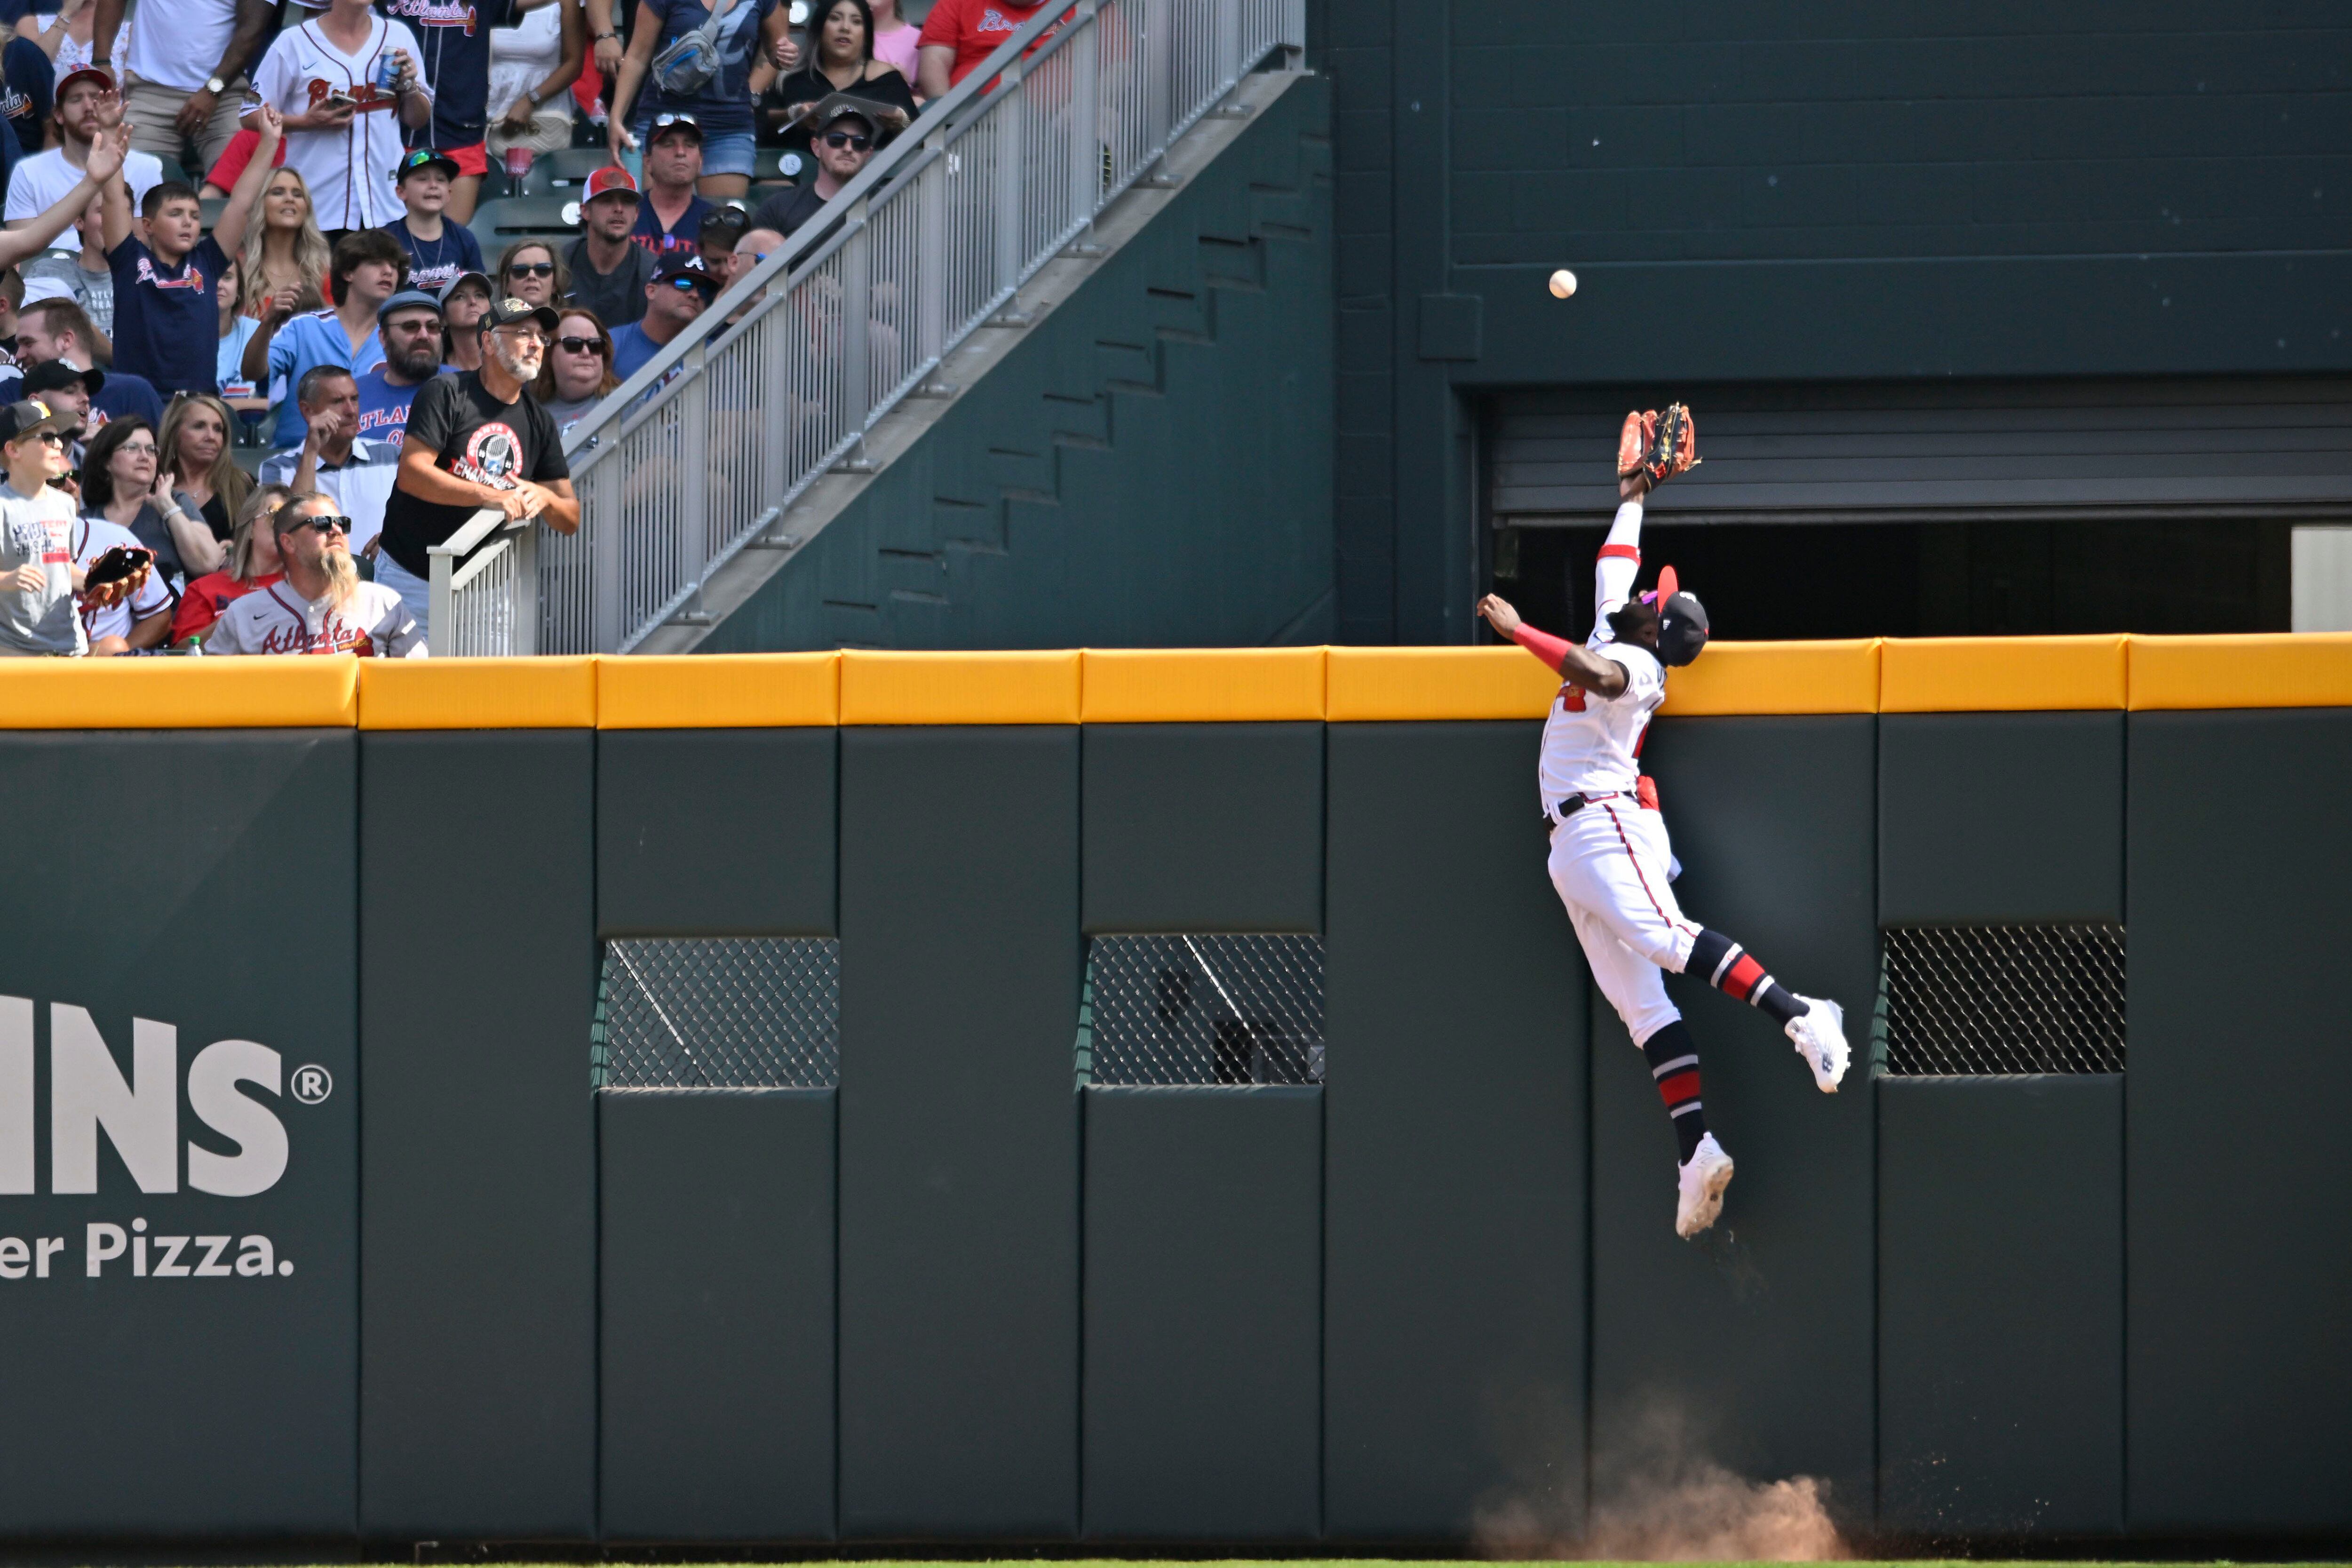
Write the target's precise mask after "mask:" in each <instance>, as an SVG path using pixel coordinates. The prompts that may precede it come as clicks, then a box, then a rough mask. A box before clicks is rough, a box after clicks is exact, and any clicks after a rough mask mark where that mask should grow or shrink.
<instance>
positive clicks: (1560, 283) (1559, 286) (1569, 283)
mask: <svg viewBox="0 0 2352 1568" xmlns="http://www.w3.org/2000/svg"><path fill="white" fill-rule="evenodd" d="M1575 292H1576V274H1575V273H1573V272H1570V270H1569V269H1568V268H1565V267H1563V268H1560V269H1559V271H1557V272H1555V273H1553V274H1552V275H1551V297H1552V298H1553V299H1555V300H1565V299H1567V298H1568V297H1569V296H1570V294H1573V293H1575Z"/></svg>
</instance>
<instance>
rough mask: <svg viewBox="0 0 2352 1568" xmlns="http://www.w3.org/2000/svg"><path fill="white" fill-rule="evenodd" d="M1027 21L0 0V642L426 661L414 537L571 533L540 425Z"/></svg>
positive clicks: (469, 0) (573, 0)
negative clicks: (2, 475) (557, 222)
mask: <svg viewBox="0 0 2352 1568" xmlns="http://www.w3.org/2000/svg"><path fill="white" fill-rule="evenodd" d="M281 9H283V11H284V13H285V15H284V16H283V18H282V19H281ZM1039 9H1040V7H1039V6H1038V5H1019V4H1009V3H1005V0H932V3H931V4H930V5H929V6H928V7H927V8H926V14H925V16H924V17H923V19H922V22H921V25H920V26H916V25H915V24H913V23H911V22H910V21H908V19H907V18H906V17H904V16H901V15H900V14H899V0H297V3H296V4H294V5H290V6H285V7H281V5H279V4H278V0H0V27H6V28H8V29H9V32H8V33H7V35H6V37H5V62H0V64H5V88H0V182H5V209H0V210H5V221H6V227H5V230H0V458H5V469H6V483H5V487H0V655H6V654H94V655H104V654H135V653H152V652H165V651H175V650H199V649H200V650H202V651H205V652H211V653H223V652H245V653H274V652H331V651H350V650H356V651H360V652H373V653H376V654H382V655H389V656H395V657H406V656H410V655H414V654H418V653H422V652H423V651H425V646H426V639H427V637H429V634H430V630H431V627H430V603H429V600H430V593H429V588H428V586H427V584H428V582H429V578H430V564H431V563H430V560H429V557H428V552H429V551H430V550H431V549H432V548H433V547H434V546H436V545H439V544H441V543H443V542H446V540H447V539H448V538H449V537H450V536H451V534H453V533H454V532H455V531H457V529H458V528H459V527H461V526H462V525H463V524H464V523H465V522H466V521H467V519H468V518H470V517H471V516H473V515H474V514H475V513H476V512H478V510H481V509H483V508H485V507H489V508H493V509H496V510H499V511H500V512H502V513H503V514H504V515H505V516H506V517H508V518H509V519H533V518H535V519H537V520H538V522H539V524H540V525H541V526H547V527H552V528H556V529H560V530H564V531H570V530H571V529H573V528H576V527H577V526H578V520H579V506H578V502H577V501H576V500H575V499H574V498H573V497H572V491H571V485H570V478H569V468H568V466H567V464H566V462H565V458H564V455H563V450H562V441H563V435H564V433H565V432H566V431H567V430H569V429H570V428H571V426H572V424H573V423H574V422H576V421H577V420H579V419H580V418H581V417H583V416H585V415H586V414H587V413H588V412H589V411H590V410H591V409H593V408H594V407H595V406H596V405H597V404H598V403H599V402H600V401H601V400H602V399H604V398H605V397H607V396H609V395H612V394H613V393H614V391H615V390H616V389H617V388H618V387H619V386H620V384H622V383H623V382H625V381H626V380H627V379H628V378H629V377H630V376H631V375H632V374H635V372H637V371H638V370H640V369H642V368H643V367H644V366H646V364H647V363H648V362H650V361H652V360H653V359H654V358H655V357H656V355H657V354H658V353H659V352H660V351H661V350H662V349H663V348H664V347H665V346H666V345H667V344H669V343H672V342H676V341H677V338H678V336H679V335H680V333H682V332H684V331H686V330H687V329H688V327H689V326H690V324H691V323H692V322H693V321H695V320H696V318H697V317H698V316H699V315H701V313H702V312H703V311H704V310H706V309H708V308H709V306H710V304H711V302H712V301H713V300H715V299H716V298H717V297H718V296H719V294H720V293H721V292H722V291H723V290H724V289H725V288H726V286H727V284H728V283H729V282H730V281H731V280H732V279H735V278H736V277H739V276H740V275H742V274H743V273H744V272H746V271H748V270H749V269H750V268H751V267H753V266H755V265H757V263H758V262H759V261H761V260H763V259H765V258H767V256H769V255H770V254H772V253H773V252H774V251H775V250H777V249H778V248H780V247H782V246H783V245H784V243H785V240H786V238H787V237H789V236H790V235H791V234H792V233H793V231H794V230H795V229H797V228H800V227H801V226H803V225H805V224H807V223H808V222H810V221H811V219H812V218H814V216H816V215H817V214H818V213H819V212H820V211H821V210H822V209H823V207H824V204H825V203H827V202H828V201H830V200H832V199H833V198H834V197H835V195H837V194H838V193H839V191H840V190H841V188H842V187H843V185H845V184H847V183H848V182H849V181H850V180H852V179H854V178H855V177H856V174H857V173H858V171H859V170H860V169H862V168H863V167H864V166H865V165H866V162H867V161H868V160H869V159H871V158H872V157H873V155H874V154H875V153H876V152H877V150H878V149H879V148H881V147H882V146H883V145H885V144H886V143H887V142H888V141H889V140H890V139H891V138H892V137H894V136H896V135H898V134H899V133H900V132H904V131H905V130H907V128H908V126H909V125H910V124H911V123H912V122H913V121H914V120H915V119H916V118H917V117H918V116H919V115H920V114H921V113H922V111H923V108H924V106H925V105H926V104H927V103H928V102H929V101H931V100H936V99H938V98H940V97H941V96H942V95H944V94H945V93H946V92H947V91H948V90H949V89H950V88H951V87H952V86H953V84H954V83H956V82H957V81H960V80H961V79H962V78H963V76H964V75H966V74H967V73H968V72H970V71H971V69H972V68H974V67H975V66H977V65H978V64H979V63H980V62H981V61H982V60H983V59H984V58H986V57H987V56H988V55H989V54H990V53H991V52H992V51H993V50H994V48H995V47H997V46H998V45H1000V44H1001V43H1002V42H1003V40H1004V38H1005V37H1009V36H1010V35H1011V33H1013V31H1015V30H1016V29H1018V28H1019V27H1020V26H1023V25H1024V24H1025V23H1026V22H1027V21H1028V20H1029V19H1030V18H1031V17H1032V16H1034V15H1035V14H1036V12H1037V11H1038V10H1039ZM581 146H601V147H602V149H603V150H604V155H605V156H606V157H607V158H608V159H609V162H607V163H605V164H604V166H602V167H598V168H596V169H594V170H593V173H592V174H589V175H588V176H587V178H586V180H585V183H584V184H583V185H580V186H576V187H573V190H574V191H575V192H576V194H577V195H578V214H579V221H578V226H577V230H576V233H575V234H574V235H573V237H571V238H569V239H565V238H563V237H561V236H550V237H526V238H523V239H520V240H518V241H516V242H514V243H513V244H510V245H506V246H504V247H503V248H502V250H501V253H500V254H499V256H498V257H497V258H496V259H495V260H494V261H493V260H490V259H489V258H487V257H486V254H485V248H484V244H483V241H482V238H481V237H479V236H478V235H477V233H476V232H475V231H474V230H473V229H472V228H470V227H468V224H469V222H470V221H471V220H472V219H473V218H474V217H475V216H476V214H477V213H478V211H479V210H480V208H481V204H482V203H483V201H484V200H485V199H486V196H485V191H486V187H488V190H489V193H490V194H491V195H497V194H499V193H500V192H501V191H502V190H503V189H504V188H505V187H504V186H503V185H502V184H500V182H501V181H502V180H505V179H517V180H519V179H520V177H521V175H522V174H523V173H524V172H525V171H526V170H527V169H528V167H529V166H530V163H531V162H532V160H534V159H535V158H539V157H543V156H546V155H549V154H551V153H557V152H559V151H562V150H563V149H566V148H572V147H581ZM573 177H575V178H576V177H578V176H577V175H576V174H575V175H574V176H573ZM755 177H758V178H760V182H761V183H760V184H759V185H757V186H755V185H754V179H755ZM485 232H487V231H485ZM240 430H242V431H244V432H245V433H246V441H247V451H246V453H245V456H246V458H247V461H246V462H245V463H244V464H240V463H239V461H238V460H237V458H238V456H239V452H238V449H237V448H238V447H239V440H238V436H239V432H240ZM257 437H259V438H260V439H258V440H257V439H256V438H257ZM253 447H266V448H267V449H266V450H255V449H252V448H253ZM256 476H257V477H256Z"/></svg>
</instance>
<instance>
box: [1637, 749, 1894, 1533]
mask: <svg viewBox="0 0 2352 1568" xmlns="http://www.w3.org/2000/svg"><path fill="white" fill-rule="evenodd" d="M1875 752H1876V744H1875V740H1874V720H1872V719H1871V718H1869V717H1866V716H1864V717H1853V718H1842V717H1831V718H1771V719H1685V720H1665V721H1661V722H1660V723H1659V724H1658V726H1657V727H1656V730H1655V731H1654V732H1653V734H1652V736H1651V740H1650V742H1649V746H1648V748H1647V752H1646V761H1647V763H1648V765H1649V769H1650V772H1651V773H1654V775H1655V776H1656V778H1657V780H1658V783H1659V788H1660V791H1661V794H1662V795H1663V797H1664V811H1665V816H1666V822H1667V824H1668V826H1669V827H1670V829H1671V831H1672V834H1673V838H1674V847H1675V854H1676V855H1677V856H1678V857H1679V858H1681V860H1682V863H1683V866H1684V868H1685V869H1684V874H1683V876H1682V878H1681V879H1679V880H1678V881H1677V882H1675V894H1676V896H1677V898H1678V899H1679V900H1680V902H1681V905H1682V910H1683V912H1684V914H1685V916H1687V917H1688V918H1689V919H1691V920H1693V921H1697V922H1699V923H1700V924H1702V925H1706V926H1711V927H1715V928H1717V929H1718V930H1721V931H1726V932H1727V933H1728V934H1729V935H1730V936H1731V937H1732V938H1733V939H1734V940H1735V941H1738V942H1744V943H1746V944H1748V946H1749V947H1750V948H1752V949H1753V950H1754V952H1755V953H1756V955H1757V956H1758V957H1759V959H1761V960H1762V961H1763V963H1764V964H1765V967H1766V968H1768V969H1769V970H1770V971H1771V973H1773V975H1774V976H1775V977H1776V978H1777V979H1779V980H1780V981H1781V982H1783V983H1785V984H1787V985H1788V986H1789V987H1790V989H1791V990H1793V991H1795V992H1797V993H1799V994H1802V995H1809V996H1827V997H1829V998H1831V999H1832V1000H1835V1001H1838V1002H1841V1003H1843V1005H1844V1006H1845V1010H1846V1028H1847V1037H1848V1038H1849V1040H1860V1041H1861V1042H1862V1048H1860V1049H1858V1050H1857V1051H1856V1053H1855V1065H1854V1068H1853V1071H1851V1072H1850V1073H1849V1074H1848V1075H1847V1078H1846V1080H1845V1085H1844V1088H1843V1089H1842V1090H1841V1091H1840V1092H1839V1093H1838V1094H1836V1095H1834V1096H1827V1095H1823V1094H1822V1093H1821V1092H1820V1090H1818V1089H1815V1088H1814V1087H1813V1080H1812V1077H1811V1074H1810V1073H1809V1072H1807V1071H1806V1068H1805V1064H1804V1062H1803V1061H1802V1060H1801V1058H1799V1057H1798V1056H1797V1055H1796V1052H1795V1051H1794V1049H1793V1048H1791V1047H1790V1043H1789V1040H1788V1038H1787V1037H1786V1036H1784V1035H1782V1034H1781V1032H1780V1029H1779V1028H1778V1027H1776V1026H1774V1025H1773V1023H1772V1021H1771V1020H1770V1019H1769V1018H1768V1017H1767V1016H1764V1015H1763V1014H1761V1013H1759V1012H1757V1011H1756V1010H1755V1009H1754V1008H1751V1007H1746V1006H1742V1005H1739V1004H1738V1003H1737V1002H1734V1001H1732V1000H1731V999H1730V998H1728V997H1727V996H1724V995H1722V994H1720V993H1717V992H1715V991H1712V990H1710V989H1708V988H1707V987H1706V984H1704V983H1702V982H1700V981H1698V980H1696V979H1694V978H1686V977H1684V976H1674V977H1671V978H1670V979H1669V980H1668V982H1667V989H1668V992H1669V994H1671V995H1672V996H1673V997H1674V999H1675V1003H1676V1005H1679V1006H1680V1007H1681V1008H1682V1010H1683V1013H1684V1015H1685V1017H1686V1018H1687V1019H1688V1020H1689V1023H1690V1029H1691V1033H1692V1035H1693V1037H1695V1038H1696V1041H1697V1044H1698V1050H1699V1058H1700V1064H1701V1073H1702V1076H1703V1079H1704V1081H1705V1085H1706V1089H1705V1100H1706V1119H1707V1125H1708V1127H1709V1128H1710V1129H1711V1130H1712V1131H1714V1132H1715V1133H1716V1135H1717V1138H1718V1139H1719V1140H1720V1141H1721V1142H1722V1143H1723V1146H1724V1148H1725V1149H1726V1150H1727V1151H1728V1152H1730V1154H1731V1156H1732V1158H1733V1160H1734V1161H1736V1162H1737V1163H1738V1176H1737V1178H1736V1179H1735V1180H1734V1181H1733V1182H1732V1184H1731V1190H1730V1193H1729V1194H1728V1196H1727V1199H1726V1201H1725V1205H1724V1210H1723V1217H1722V1219H1721V1220H1720V1221H1719V1222H1717V1226H1716V1227H1715V1229H1714V1230H1712V1231H1710V1232H1707V1233H1706V1235H1705V1236H1703V1237H1701V1238H1699V1239H1698V1240H1696V1241H1695V1242H1686V1241H1683V1240H1680V1239H1678V1238H1677V1237H1675V1232H1674V1218H1675V1140H1674V1133H1673V1130H1672V1128H1671V1127H1670V1126H1669V1125H1668V1122H1667V1120H1666V1115H1665V1111H1664V1108H1663V1107H1662V1106H1661V1105H1660V1104H1659V1101H1658V1092H1657V1089H1655V1087H1654V1085H1653V1083H1652V1080H1651V1078H1650V1074H1649V1070H1648V1068H1647V1067H1646V1065H1645V1064H1644V1063H1643V1058H1642V1057H1641V1055H1640V1053H1639V1052H1637V1051H1635V1050H1634V1049H1633V1043H1632V1041H1631V1040H1629V1039H1628V1038H1627V1037H1626V1034H1625V1031H1624V1028H1623V1026H1622V1025H1621V1024H1620V1023H1619V1022H1618V1021H1617V1018H1616V1016H1615V1015H1614V1014H1613V1013H1612V1012H1611V1011H1610V1009H1609V1006H1608V1004H1607V1003H1606V1002H1604V1001H1602V1000H1601V997H1600V995H1599V994H1597V993H1596V994H1594V996H1593V1000H1592V1010H1593V1016H1594V1032H1593V1046H1592V1368H1593V1434H1594V1449H1595V1451H1594V1457H1593V1473H1594V1494H1593V1495H1594V1500H1595V1502H1596V1504H1598V1503H1600V1502H1601V1501H1602V1500H1605V1499H1606V1498H1608V1497H1609V1496H1611V1495H1612V1492H1613V1489H1614V1488H1615V1487H1616V1485H1617V1484H1618V1483H1619V1482H1620V1480H1621V1479H1628V1478H1631V1479H1633V1480H1635V1481H1637V1482H1638V1480H1639V1479H1641V1476H1642V1473H1643V1470H1644V1469H1646V1468H1649V1467H1651V1466H1652V1465H1654V1463H1655V1462H1656V1461H1657V1459H1658V1458H1659V1456H1657V1455H1656V1454H1655V1453H1654V1451H1653V1450H1652V1448H1651V1447H1650V1445H1651V1444H1652V1442H1653V1441H1654V1437H1655V1435H1656V1433H1657V1432H1658V1431H1659V1430H1660V1427H1659V1425H1658V1423H1659V1422H1660V1421H1661V1420H1662V1419H1664V1420H1668V1421H1672V1422H1675V1423H1679V1424H1681V1426H1682V1429H1683V1430H1684V1431H1685V1433H1686V1434H1687V1436H1688V1441H1689V1443H1690V1444H1691V1445H1692V1446H1693V1447H1696V1448H1697V1449H1698V1450H1700V1451H1703V1452H1705V1453H1707V1454H1709V1455H1710V1456H1711V1457H1712V1458H1715V1459H1717V1461H1719V1462H1721V1463H1723V1464H1726V1465H1728V1466H1730V1467H1731V1468H1734V1469H1735V1470H1738V1471H1739V1472H1740V1473H1742V1474H1745V1475H1748V1476H1753V1477H1758V1478H1777V1477H1781V1476H1788V1475H1795V1474H1804V1475H1811V1476H1816V1477H1820V1478H1822V1479H1825V1480H1827V1481H1828V1482H1829V1483H1830V1484H1831V1486H1832V1507H1833V1508H1834V1509H1835V1510H1838V1511H1839V1512H1840V1513H1841V1514H1842V1515H1843V1516H1844V1517H1846V1518H1848V1519H1850V1520H1861V1521H1867V1520H1868V1518H1869V1516H1870V1511H1871V1507H1872V1502H1871V1470H1872V1444H1871V1424H1872V1414H1873V1406H1874V1395H1873V1387H1872V1367H1873V1352H1872V1316H1873V1313H1872V1293H1873V1289H1874V1279H1875V1275H1874V1265H1873V1263H1872V1258H1871V1241H1872V1231H1873V1220H1872V1201H1871V1176H1872V1161H1873V1152H1872V1149H1873V1142H1874V1137H1873V1133H1874V1125H1873V1119H1872V1116H1871V1085H1870V1079H1869V1076H1868V1067H1867V1047H1868V1041H1867V1036H1868V1030H1869V1023H1870V1005H1871V1000H1872V997H1873V995H1874V993H1875V988H1876V984H1877V932H1876V931H1875V929H1874V922H1873V920H1872V913H1873V910H1872V903H1873V900H1872V897H1871V884H1872V875H1871V872H1872V849H1873V843H1874V837H1875V836H1874V833H1873V830H1872V817H1873V810H1872V807H1873V804H1874V800H1875V798H1876V790H1875V786H1874V773H1875V768H1874V763H1875V760H1876V759H1875Z"/></svg>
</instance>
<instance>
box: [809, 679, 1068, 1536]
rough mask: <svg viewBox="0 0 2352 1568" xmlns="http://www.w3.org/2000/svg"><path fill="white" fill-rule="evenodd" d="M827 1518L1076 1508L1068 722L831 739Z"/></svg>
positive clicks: (874, 1526)
mask: <svg viewBox="0 0 2352 1568" xmlns="http://www.w3.org/2000/svg"><path fill="white" fill-rule="evenodd" d="M841 763H842V795H841V799H842V810H841V868H842V877H841V1047H842V1048H841V1254H840V1258H841V1262H840V1267H841V1528H842V1533H843V1534H844V1535H845V1536H852V1537H857V1536H866V1537H889V1538H905V1537H932V1538H937V1537H955V1538H959V1539H965V1540H975V1539H977V1540H1005V1539H1023V1540H1030V1539H1067V1538H1069V1537H1072V1536H1075V1535H1076V1533H1077V1525H1078V1520H1077V1510H1078V1496H1077V1490H1078V1468H1077V1440H1078V1234H1077V1227H1078V1109H1077V1104H1076V1092H1077V1091H1076V1059H1075V1056H1074V1051H1075V1048H1076V1046H1075V1042H1076V1032H1077V1017H1078V971H1079V936H1078V864H1077V861H1078V735H1077V731H1076V728H1075V727H1059V726H1056V727H1030V726H997V727H985V728H956V727H940V728H924V729H911V730H907V729H852V730H846V731H843V733H842V740H841Z"/></svg>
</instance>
